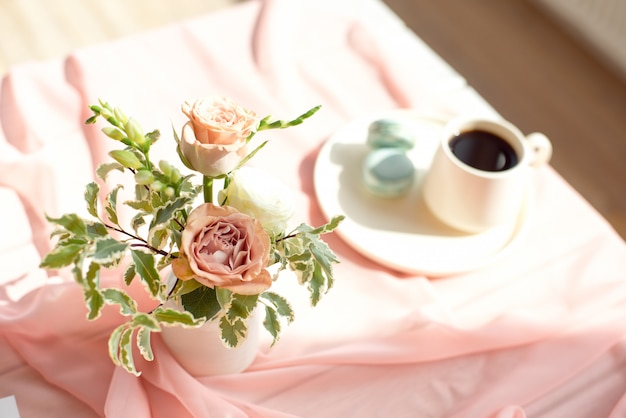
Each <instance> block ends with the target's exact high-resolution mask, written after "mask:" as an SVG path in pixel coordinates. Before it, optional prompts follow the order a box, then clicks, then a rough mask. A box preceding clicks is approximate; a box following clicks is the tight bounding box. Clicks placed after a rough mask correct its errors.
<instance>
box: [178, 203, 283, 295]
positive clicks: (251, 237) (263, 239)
mask: <svg viewBox="0 0 626 418" xmlns="http://www.w3.org/2000/svg"><path fill="white" fill-rule="evenodd" d="M270 245H271V244H270V238H269V236H268V235H267V233H266V232H265V230H264V229H263V226H262V225H261V223H260V222H258V221H257V220H256V219H254V218H251V217H250V216H248V215H245V214H243V213H240V212H238V211H237V210H236V209H235V208H232V207H230V206H215V205H213V204H211V203H204V204H202V205H200V206H198V207H197V208H196V209H194V210H193V211H191V213H190V214H189V217H188V218H187V226H186V227H185V229H184V230H183V233H182V239H181V253H180V257H179V258H177V259H175V260H174V261H173V262H172V270H173V271H174V274H175V275H176V277H178V278H179V279H180V280H190V279H195V280H196V281H198V282H200V283H202V284H203V285H205V286H208V287H211V288H214V287H215V286H217V287H221V288H224V289H228V290H230V291H232V292H234V293H238V294H242V295H256V294H260V293H262V292H263V291H265V290H267V289H268V288H269V287H270V286H271V284H272V278H271V276H270V274H269V272H268V271H267V270H266V267H267V262H268V260H269V251H270Z"/></svg>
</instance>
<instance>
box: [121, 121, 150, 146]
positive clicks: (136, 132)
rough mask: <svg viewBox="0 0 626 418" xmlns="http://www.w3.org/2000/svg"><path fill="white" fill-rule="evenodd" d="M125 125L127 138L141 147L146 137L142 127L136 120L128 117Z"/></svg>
mask: <svg viewBox="0 0 626 418" xmlns="http://www.w3.org/2000/svg"><path fill="white" fill-rule="evenodd" d="M125 127H126V134H127V135H128V139H130V141H131V142H132V143H134V144H137V145H138V146H140V147H143V146H144V145H145V143H146V137H145V136H144V134H143V129H142V128H141V125H140V124H139V122H137V120H135V119H134V118H130V119H128V122H127V123H126V125H125Z"/></svg>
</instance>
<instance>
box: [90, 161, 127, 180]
mask: <svg viewBox="0 0 626 418" xmlns="http://www.w3.org/2000/svg"><path fill="white" fill-rule="evenodd" d="M113 170H118V171H121V172H124V166H123V165H121V164H120V163H105V164H100V165H99V166H98V168H97V169H96V175H97V176H98V177H99V178H101V179H102V180H103V181H106V179H107V177H108V175H109V173H110V172H111V171H113Z"/></svg>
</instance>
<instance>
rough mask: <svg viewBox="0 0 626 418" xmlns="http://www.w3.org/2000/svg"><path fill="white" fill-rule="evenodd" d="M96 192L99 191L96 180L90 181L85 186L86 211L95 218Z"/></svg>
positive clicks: (96, 210)
mask: <svg viewBox="0 0 626 418" xmlns="http://www.w3.org/2000/svg"><path fill="white" fill-rule="evenodd" d="M98 192H100V186H98V183H96V182H91V183H89V184H87V186H86V187H85V202H87V212H89V214H90V215H91V216H94V217H96V218H97V217H98Z"/></svg>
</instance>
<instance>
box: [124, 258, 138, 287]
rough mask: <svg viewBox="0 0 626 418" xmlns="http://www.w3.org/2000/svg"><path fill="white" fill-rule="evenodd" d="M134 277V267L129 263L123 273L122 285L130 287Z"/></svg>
mask: <svg viewBox="0 0 626 418" xmlns="http://www.w3.org/2000/svg"><path fill="white" fill-rule="evenodd" d="M136 275H137V271H136V270H135V265H134V264H132V263H131V264H130V265H129V266H128V268H127V269H126V271H125V272H124V283H126V286H130V284H131V283H132V281H133V279H134V278H135V276H136Z"/></svg>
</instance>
